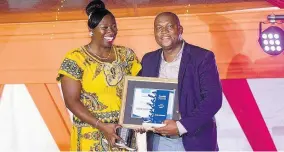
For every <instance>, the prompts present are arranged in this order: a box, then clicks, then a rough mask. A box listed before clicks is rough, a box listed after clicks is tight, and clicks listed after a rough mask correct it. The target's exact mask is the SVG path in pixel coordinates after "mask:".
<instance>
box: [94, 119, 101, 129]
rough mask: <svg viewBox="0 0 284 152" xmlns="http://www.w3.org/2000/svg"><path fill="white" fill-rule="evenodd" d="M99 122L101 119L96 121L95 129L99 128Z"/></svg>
mask: <svg viewBox="0 0 284 152" xmlns="http://www.w3.org/2000/svg"><path fill="white" fill-rule="evenodd" d="M99 121H100V119H98V120H97V121H96V124H95V128H97V126H98V123H99Z"/></svg>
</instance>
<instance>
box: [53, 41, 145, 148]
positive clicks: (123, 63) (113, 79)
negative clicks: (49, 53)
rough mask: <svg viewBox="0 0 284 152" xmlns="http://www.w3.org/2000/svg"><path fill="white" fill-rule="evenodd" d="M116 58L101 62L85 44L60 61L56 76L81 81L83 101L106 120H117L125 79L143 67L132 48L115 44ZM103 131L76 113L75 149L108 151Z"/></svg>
mask: <svg viewBox="0 0 284 152" xmlns="http://www.w3.org/2000/svg"><path fill="white" fill-rule="evenodd" d="M113 47H114V49H113V50H114V52H115V55H116V60H115V61H113V62H112V63H107V62H101V61H100V60H98V59H97V58H94V57H93V56H92V55H90V54H89V53H88V52H87V51H86V50H85V49H84V48H83V47H81V48H77V49H74V50H71V51H70V52H68V53H67V54H66V56H65V58H64V60H63V62H62V64H61V67H60V70H59V72H58V73H59V74H58V77H57V80H58V81H60V79H61V77H62V76H63V75H64V76H67V77H69V78H72V79H74V80H78V81H80V82H81V84H82V90H81V99H80V100H81V102H82V103H83V104H84V106H85V107H86V108H87V109H88V110H89V111H90V112H91V113H92V114H93V116H94V117H96V118H97V119H100V120H101V122H104V123H118V118H119V112H120V106H121V98H122V91H123V83H124V82H123V80H124V77H125V76H126V75H132V76H135V75H137V74H138V72H139V71H140V69H141V64H140V63H139V61H138V59H137V57H136V55H135V54H134V52H133V51H132V50H131V49H128V48H126V47H123V46H113ZM103 139H104V135H103V134H102V132H100V131H99V130H98V129H96V128H93V127H92V126H91V125H89V124H87V123H85V122H83V121H81V120H80V119H78V118H77V117H76V116H73V126H72V133H71V149H70V150H72V151H109V150H110V149H108V146H107V145H106V144H105V142H104V140H103Z"/></svg>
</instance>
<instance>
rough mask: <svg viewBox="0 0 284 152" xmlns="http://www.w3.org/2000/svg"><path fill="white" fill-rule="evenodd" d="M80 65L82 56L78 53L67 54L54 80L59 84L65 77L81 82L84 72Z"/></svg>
mask: <svg viewBox="0 0 284 152" xmlns="http://www.w3.org/2000/svg"><path fill="white" fill-rule="evenodd" d="M82 63H83V62H82V56H81V55H80V53H79V52H78V51H70V52H68V53H67V54H66V55H65V57H64V59H63V62H62V63H61V66H60V69H59V71H58V75H57V78H56V80H57V81H59V82H60V81H61V78H62V77H63V76H67V77H69V78H71V79H74V80H79V81H81V80H82V77H83V72H84V66H83V64H82Z"/></svg>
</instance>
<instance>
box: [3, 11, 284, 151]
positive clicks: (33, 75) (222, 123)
mask: <svg viewBox="0 0 284 152" xmlns="http://www.w3.org/2000/svg"><path fill="white" fill-rule="evenodd" d="M271 12H274V13H275V14H284V11H283V10H279V9H275V8H271V9H254V10H242V11H232V12H220V13H206V14H193V15H188V14H185V15H179V17H180V19H181V23H182V25H183V26H184V33H183V38H184V39H185V40H186V41H187V42H189V43H191V44H195V45H198V46H201V47H204V48H206V49H209V50H212V51H213V52H214V53H215V55H216V60H217V64H218V68H219V72H220V76H221V78H222V85H223V89H224V100H223V107H222V109H221V110H220V112H219V113H218V114H217V123H218V140H219V145H220V146H219V147H220V149H221V150H242V151H243V150H273V151H274V150H284V144H283V139H284V124H283V123H284V117H283V115H284V98H283V94H282V93H283V89H284V79H283V77H284V62H283V61H284V60H283V59H284V55H283V54H282V55H279V56H276V57H271V56H268V55H266V54H265V53H264V52H263V51H262V50H261V48H260V47H259V44H258V42H257V39H258V23H259V22H260V21H263V20H265V18H266V16H267V15H268V14H271ZM153 19H154V17H152V16H149V17H131V18H118V19H117V22H118V28H119V34H118V37H117V40H116V42H115V43H116V44H119V45H125V46H128V47H130V48H132V49H133V50H134V51H135V53H136V54H137V56H138V57H139V59H141V58H142V56H143V54H145V53H146V52H149V51H152V50H155V49H157V48H158V46H157V45H156V43H155V40H154V36H153ZM0 29H1V30H0V48H1V50H0V121H1V122H2V123H1V125H0V134H1V136H0V150H1V151H2V150H3V151H5V150H13V151H53V150H68V147H69V137H70V126H71V120H70V114H69V113H68V112H67V110H66V108H65V105H64V102H63V100H62V96H61V93H60V88H59V87H58V84H57V83H56V81H55V78H56V75H57V70H58V68H59V66H60V63H61V61H62V59H63V56H64V54H65V53H66V52H67V51H69V50H70V49H72V48H76V47H79V46H82V45H84V44H86V43H88V41H89V37H88V30H87V26H86V20H80V21H78V20H76V21H57V22H33V23H13V24H0ZM142 138H143V136H142ZM142 138H141V139H142ZM280 141H281V142H280ZM141 147H143V145H142V146H141Z"/></svg>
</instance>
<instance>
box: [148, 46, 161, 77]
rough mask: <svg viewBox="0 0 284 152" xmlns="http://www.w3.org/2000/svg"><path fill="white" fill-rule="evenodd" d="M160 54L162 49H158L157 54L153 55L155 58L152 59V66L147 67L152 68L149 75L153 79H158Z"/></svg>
mask: <svg viewBox="0 0 284 152" xmlns="http://www.w3.org/2000/svg"><path fill="white" fill-rule="evenodd" d="M161 54H162V49H159V50H158V51H157V53H156V54H155V58H154V59H153V65H149V66H150V67H152V74H151V75H152V76H153V77H159V71H160V64H161Z"/></svg>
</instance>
